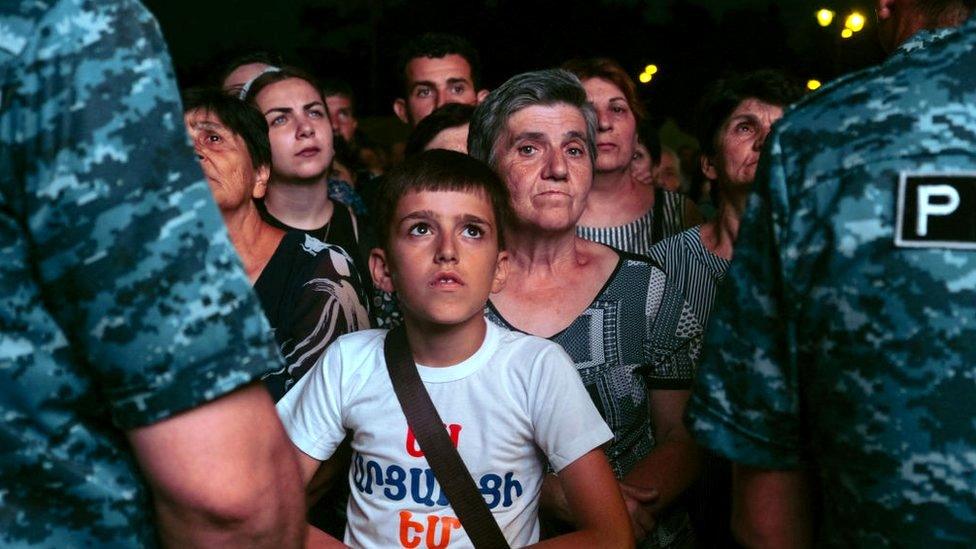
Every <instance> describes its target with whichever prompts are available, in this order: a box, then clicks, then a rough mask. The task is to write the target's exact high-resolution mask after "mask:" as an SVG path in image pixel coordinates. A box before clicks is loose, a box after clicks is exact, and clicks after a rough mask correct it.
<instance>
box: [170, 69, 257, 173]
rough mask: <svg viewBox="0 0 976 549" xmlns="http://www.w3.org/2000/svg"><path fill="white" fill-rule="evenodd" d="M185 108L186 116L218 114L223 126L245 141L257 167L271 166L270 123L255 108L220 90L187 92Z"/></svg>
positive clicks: (252, 160)
mask: <svg viewBox="0 0 976 549" xmlns="http://www.w3.org/2000/svg"><path fill="white" fill-rule="evenodd" d="M183 109H184V111H183V112H185V113H189V112H191V111H204V112H207V113H210V114H213V115H215V116H216V117H217V118H219V119H220V122H221V124H223V125H224V126H226V127H227V129H229V130H230V131H231V132H233V133H234V134H235V135H238V136H240V138H241V139H242V140H243V141H244V144H245V145H246V146H247V152H248V154H249V155H250V156H251V164H252V165H253V166H254V167H255V168H259V167H261V166H268V167H270V166H271V142H270V140H269V139H268V123H267V122H265V120H264V117H263V116H261V113H260V112H258V110H257V109H255V108H254V107H252V106H250V105H247V104H245V103H244V102H243V101H241V100H239V99H236V98H234V97H231V96H229V95H227V94H226V93H224V92H223V91H222V90H220V89H219V88H191V89H188V90H185V91H184V92H183Z"/></svg>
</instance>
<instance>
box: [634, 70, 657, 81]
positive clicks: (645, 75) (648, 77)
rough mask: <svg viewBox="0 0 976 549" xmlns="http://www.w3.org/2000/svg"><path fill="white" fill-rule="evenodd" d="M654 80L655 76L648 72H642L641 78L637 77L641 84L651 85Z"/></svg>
mask: <svg viewBox="0 0 976 549" xmlns="http://www.w3.org/2000/svg"><path fill="white" fill-rule="evenodd" d="M653 78H654V75H653V74H650V73H647V72H642V73H640V76H638V77H637V79H638V80H640V83H641V84H649V83H650V82H651V80H652V79H653Z"/></svg>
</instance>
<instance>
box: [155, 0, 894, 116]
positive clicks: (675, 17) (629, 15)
mask: <svg viewBox="0 0 976 549" xmlns="http://www.w3.org/2000/svg"><path fill="white" fill-rule="evenodd" d="M145 3H146V5H147V6H148V7H149V9H150V10H151V11H152V12H153V13H154V14H155V15H156V17H157V18H158V19H159V22H160V25H161V26H162V29H163V34H164V35H165V37H166V39H167V42H168V43H169V46H170V51H171V53H172V55H173V60H174V63H175V64H176V68H177V72H178V74H179V78H180V82H181V84H182V85H184V86H186V85H201V84H207V83H210V82H211V81H212V80H213V79H214V78H216V76H217V74H218V73H219V72H220V70H221V68H222V65H223V63H224V62H225V61H226V60H227V59H229V58H231V57H233V56H234V55H235V54H241V53H246V52H249V51H254V50H270V51H276V52H279V53H281V54H282V55H284V56H285V58H286V60H289V61H291V62H293V63H296V64H299V65H302V66H305V67H307V68H309V69H310V70H312V71H313V72H315V73H317V74H318V75H319V76H321V77H339V78H342V79H345V80H347V81H348V82H349V83H350V84H352V86H353V88H354V89H355V90H356V93H357V95H358V98H357V100H358V102H359V105H358V107H359V110H360V115H363V116H368V115H374V116H387V115H390V114H391V113H390V103H391V101H392V99H393V98H394V97H395V95H396V93H397V89H396V87H395V84H394V82H395V76H394V63H395V58H396V51H397V48H398V47H399V45H400V44H402V43H403V42H404V41H405V40H406V39H408V38H409V37H411V36H413V35H416V34H419V33H421V32H425V31H446V32H453V33H456V34H460V35H462V36H465V37H467V38H468V39H469V40H471V41H472V42H473V43H474V44H475V46H476V47H477V48H478V49H479V51H480V52H481V56H482V64H483V74H484V78H483V80H484V82H483V84H484V85H485V86H487V87H489V88H490V87H492V86H495V85H497V84H499V83H501V82H503V81H504V80H505V79H507V78H508V77H510V76H512V75H513V74H516V73H518V72H522V71H526V70H532V69H538V68H544V67H550V66H554V65H558V64H559V63H561V62H562V61H565V60H566V59H569V58H571V57H574V56H592V55H605V56H610V57H613V58H615V59H617V60H618V61H620V62H621V63H622V64H623V65H624V67H626V68H627V69H628V70H630V71H631V72H632V74H633V75H634V77H635V78H636V76H637V75H638V74H639V73H640V72H641V70H642V68H643V67H644V65H646V64H648V63H654V64H656V65H658V66H659V67H660V71H659V73H658V74H657V75H656V76H655V78H654V80H653V81H652V82H651V83H650V84H648V85H643V86H640V88H641V94H642V97H643V98H644V99H645V101H646V102H647V103H648V106H649V107H650V111H651V113H652V117H653V118H654V119H655V120H658V121H663V120H664V119H665V118H669V117H670V118H674V119H675V120H676V121H677V122H678V124H679V125H681V126H685V127H686V126H687V125H688V124H689V122H690V116H691V112H692V110H693V107H694V104H695V102H696V101H697V99H698V95H699V94H700V91H701V89H702V88H703V86H704V85H705V84H707V83H708V82H709V81H711V80H713V79H715V78H718V77H720V76H722V75H723V74H725V73H726V72H728V71H740V70H751V69H756V68H764V67H771V68H779V69H783V70H786V71H787V72H789V73H790V74H792V75H794V76H795V77H796V78H797V79H798V80H801V81H802V82H806V80H807V79H809V78H817V79H819V80H821V81H824V82H826V81H828V80H830V79H832V78H835V77H836V76H838V75H840V74H843V73H846V72H849V71H851V70H855V69H858V68H862V67H864V66H867V65H870V64H874V63H877V62H878V61H880V59H881V50H880V48H879V47H878V45H877V40H876V38H875V36H874V16H873V9H872V7H871V6H872V4H871V2H869V1H857V0H844V1H824V2H814V1H810V0H781V1H770V0H707V1H705V0H703V1H701V2H694V1H687V0H676V1H666V0H660V1H657V0H645V1H637V0H590V1H541V2H537V1H530V0H468V1H463V2H459V1H455V2H444V1H434V0H409V1H408V0H357V1H346V2H339V1H335V0H318V1H312V0H294V1H292V2H288V3H287V5H281V4H283V3H275V2H268V1H267V0H261V1H255V0H242V1H237V2H229V1H218V2H203V1H200V0H193V1H190V0H159V1H146V2H145ZM821 7H827V8H830V9H834V10H836V11H837V12H838V16H837V17H836V20H835V21H834V23H833V24H832V25H831V26H830V27H828V28H821V27H820V26H818V25H817V22H816V19H815V16H814V14H815V12H816V10H817V9H819V8H821ZM853 8H858V9H860V11H861V12H862V13H864V15H865V16H866V17H867V25H866V27H865V29H864V30H863V31H862V32H860V33H858V34H856V35H854V37H853V38H851V39H848V40H844V39H842V38H841V37H840V30H841V29H842V28H843V22H842V21H843V18H844V16H845V15H846V14H847V13H848V12H849V11H850V10H851V9H853Z"/></svg>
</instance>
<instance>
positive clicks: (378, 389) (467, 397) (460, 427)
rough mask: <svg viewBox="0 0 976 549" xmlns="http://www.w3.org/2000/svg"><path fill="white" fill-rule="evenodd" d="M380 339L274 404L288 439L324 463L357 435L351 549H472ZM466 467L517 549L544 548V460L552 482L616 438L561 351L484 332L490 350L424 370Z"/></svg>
mask: <svg viewBox="0 0 976 549" xmlns="http://www.w3.org/2000/svg"><path fill="white" fill-rule="evenodd" d="M386 333H387V332H386V331H385V330H365V331H361V332H356V333H352V334H347V335H344V336H342V337H340V338H339V339H338V340H336V342H335V343H333V344H332V346H331V347H329V349H328V350H327V351H326V353H325V354H324V355H323V356H322V358H321V359H320V361H319V362H318V363H317V364H316V365H315V366H314V368H313V369H312V370H311V371H309V372H308V374H306V375H305V376H304V377H303V378H302V379H301V380H299V382H298V383H297V384H296V385H295V387H293V388H292V389H291V390H290V391H289V392H288V393H287V394H285V396H284V398H282V399H281V401H279V402H278V414H279V415H280V416H281V421H282V423H284V426H285V430H286V431H287V432H288V435H289V437H291V440H292V441H293V442H294V443H295V445H296V446H298V448H299V449H301V450H302V451H303V452H305V453H306V454H308V455H309V456H311V457H313V458H315V459H318V460H325V459H327V458H329V457H330V456H331V455H332V453H333V452H334V451H335V450H336V448H337V447H338V445H339V443H340V442H342V440H343V438H344V437H345V435H346V429H350V430H351V431H352V433H353V439H352V449H353V458H352V467H351V468H350V472H349V485H350V489H351V492H352V497H351V498H350V500H349V513H348V515H349V517H348V518H349V525H348V527H347V528H346V536H345V542H346V543H347V544H349V545H351V546H353V547H383V548H387V547H399V546H404V547H412V548H420V549H422V548H431V549H433V548H435V547H438V548H445V547H451V548H458V547H471V542H470V541H469V540H468V537H467V535H466V534H465V532H464V529H463V528H461V526H460V522H459V521H458V520H457V519H456V516H455V515H454V512H453V510H452V509H451V507H450V505H449V504H448V502H447V497H446V496H445V495H443V494H442V493H441V490H440V486H439V485H438V483H437V482H436V480H435V478H434V473H433V471H431V470H430V467H429V466H428V464H427V460H426V458H424V457H423V454H422V453H421V452H420V448H419V446H418V445H417V443H416V441H415V440H414V439H413V437H412V436H411V435H410V434H408V429H407V420H406V418H405V417H404V415H403V411H402V410H401V409H400V404H399V402H398V401H397V398H396V394H395V393H394V392H393V385H392V383H391V382H390V376H389V373H388V372H387V369H386V363H385V360H384V358H383V342H384V339H385V337H386ZM417 369H418V370H419V372H420V378H421V379H422V380H423V382H424V386H425V387H426V389H427V392H428V393H430V397H431V400H433V402H434V406H435V407H436V408H437V411H438V413H439V414H440V416H441V419H443V420H444V422H445V423H446V424H447V425H448V432H449V433H450V434H451V437H452V439H453V440H454V441H455V446H457V448H458V452H459V453H460V454H461V458H462V459H463V460H464V463H465V464H466V465H467V467H468V470H469V471H470V472H471V476H472V478H474V481H475V483H476V484H477V485H478V488H479V489H480V491H481V493H482V495H484V497H485V501H486V503H487V504H488V506H489V508H490V509H491V511H492V513H493V515H494V516H495V520H497V521H498V524H499V526H500V527H501V529H502V532H503V533H504V534H505V538H506V539H507V540H508V542H509V543H510V544H511V545H512V546H513V547H521V546H524V545H528V544H530V543H534V542H536V541H538V539H539V521H538V520H537V513H538V505H539V491H540V489H541V487H542V479H543V476H544V475H545V472H546V460H548V461H549V462H550V463H551V464H552V466H553V468H555V470H556V471H559V470H561V469H562V468H563V467H565V466H567V465H569V464H571V463H572V462H573V461H575V460H576V459H578V458H580V457H581V456H583V455H584V454H586V453H587V452H589V451H590V450H592V449H594V448H597V447H599V446H600V445H602V444H603V443H605V442H606V441H608V440H610V439H611V438H613V434H612V433H611V431H610V429H609V428H608V427H607V425H606V423H604V421H603V419H602V418H601V417H600V414H599V413H598V412H597V410H596V408H595V407H594V405H593V402H592V401H591V400H590V397H589V395H588V394H587V393H586V390H585V389H584V388H583V384H582V382H581V381H580V377H579V374H577V373H576V370H575V368H574V367H573V364H572V362H571V361H570V359H569V356H567V355H566V353H565V352H564V351H563V350H562V348H560V347H559V346H558V345H556V344H554V343H552V342H550V341H547V340H545V339H541V338H538V337H534V336H529V335H525V334H520V333H516V332H512V331H509V330H505V329H504V328H500V327H498V326H495V325H494V324H492V323H490V322H489V323H487V331H486V334H485V340H484V342H483V343H482V344H481V347H480V348H479V349H478V350H477V351H476V352H475V353H474V354H473V355H472V356H471V357H470V358H468V359H467V360H465V361H464V362H461V363H460V364H456V365H454V366H449V367H441V368H430V367H424V366H422V365H418V366H417Z"/></svg>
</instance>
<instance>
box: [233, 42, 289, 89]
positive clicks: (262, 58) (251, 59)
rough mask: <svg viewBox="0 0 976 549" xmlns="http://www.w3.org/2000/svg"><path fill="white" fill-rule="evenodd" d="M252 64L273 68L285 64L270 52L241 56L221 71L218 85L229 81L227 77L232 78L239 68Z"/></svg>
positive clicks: (278, 56)
mask: <svg viewBox="0 0 976 549" xmlns="http://www.w3.org/2000/svg"><path fill="white" fill-rule="evenodd" d="M251 63H262V64H264V65H270V66H272V67H280V66H282V65H283V64H284V61H283V60H282V58H281V56H280V55H278V54H277V53H272V52H268V51H255V52H251V53H247V54H244V55H239V56H237V57H235V58H233V59H231V60H230V61H228V62H227V64H226V65H224V70H222V71H220V78H219V79H218V80H217V82H216V85H217V86H220V85H222V84H223V83H224V80H227V77H228V76H230V73H232V72H234V71H235V70H237V69H238V67H243V66H244V65H250V64H251Z"/></svg>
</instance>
